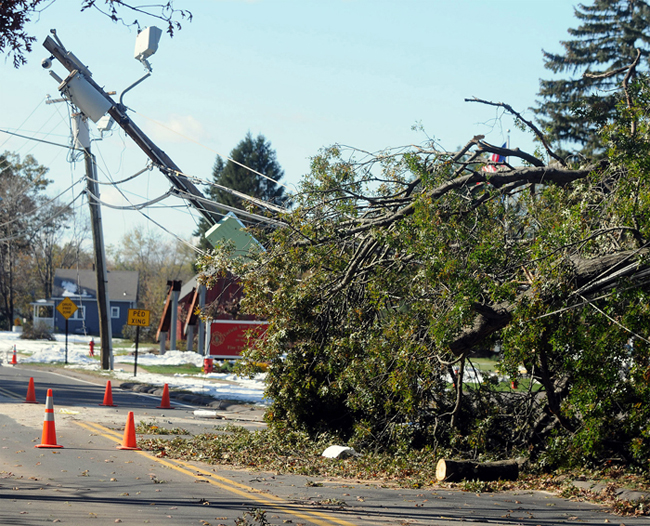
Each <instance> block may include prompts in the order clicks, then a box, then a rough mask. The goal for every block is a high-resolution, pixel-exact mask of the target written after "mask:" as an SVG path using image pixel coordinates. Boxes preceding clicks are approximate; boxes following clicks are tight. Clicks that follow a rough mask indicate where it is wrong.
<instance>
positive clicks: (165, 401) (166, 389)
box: [158, 384, 174, 409]
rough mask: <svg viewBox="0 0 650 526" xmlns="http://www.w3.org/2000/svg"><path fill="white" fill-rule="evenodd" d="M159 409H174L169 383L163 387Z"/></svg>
mask: <svg viewBox="0 0 650 526" xmlns="http://www.w3.org/2000/svg"><path fill="white" fill-rule="evenodd" d="M158 409H174V408H173V407H172V406H171V405H169V386H168V385H167V384H165V387H163V395H162V401H161V402H160V405H159V406H158Z"/></svg>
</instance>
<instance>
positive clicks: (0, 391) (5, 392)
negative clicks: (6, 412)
mask: <svg viewBox="0 0 650 526" xmlns="http://www.w3.org/2000/svg"><path fill="white" fill-rule="evenodd" d="M0 394H3V395H5V396H8V397H9V398H14V399H16V400H22V398H23V397H22V396H20V395H19V394H17V393H14V392H13V391H9V390H7V389H4V388H2V387H0Z"/></svg>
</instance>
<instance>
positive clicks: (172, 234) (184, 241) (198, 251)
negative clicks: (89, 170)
mask: <svg viewBox="0 0 650 526" xmlns="http://www.w3.org/2000/svg"><path fill="white" fill-rule="evenodd" d="M99 152H100V153H99V155H100V157H101V158H102V161H104V157H103V155H101V149H99ZM93 164H94V165H95V167H97V162H95V161H94V160H93ZM109 177H110V176H109ZM114 186H115V189H116V190H117V191H118V192H119V193H120V195H121V196H122V197H123V198H124V199H125V200H126V202H127V203H131V201H130V200H129V198H128V197H127V196H126V195H125V194H124V192H123V191H122V189H121V188H120V187H119V186H117V185H114ZM89 194H90V193H89ZM135 211H136V212H138V213H139V214H140V215H142V217H144V218H145V219H147V220H149V221H151V222H152V223H153V224H154V225H156V226H157V227H158V228H160V229H162V230H163V231H165V232H166V233H168V234H169V235H171V236H173V237H174V238H176V240H178V241H180V242H181V243H183V244H184V245H186V246H188V247H190V248H191V249H192V250H193V251H194V252H196V253H197V254H199V255H200V256H205V255H206V252H205V251H204V250H202V249H200V248H199V247H195V246H194V245H192V244H191V243H189V242H187V241H186V240H185V239H183V238H182V237H180V236H178V235H176V234H175V233H174V232H171V231H170V230H168V229H167V228H165V227H164V226H162V225H161V224H160V223H158V222H157V221H155V220H154V219H152V218H151V217H149V216H148V215H147V214H145V213H144V212H143V211H142V210H141V209H137V208H136V209H135Z"/></svg>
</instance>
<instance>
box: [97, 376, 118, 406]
mask: <svg viewBox="0 0 650 526" xmlns="http://www.w3.org/2000/svg"><path fill="white" fill-rule="evenodd" d="M99 405H106V406H108V407H116V406H115V404H113V389H111V381H110V380H107V382H106V391H105V392H104V403H102V404H99Z"/></svg>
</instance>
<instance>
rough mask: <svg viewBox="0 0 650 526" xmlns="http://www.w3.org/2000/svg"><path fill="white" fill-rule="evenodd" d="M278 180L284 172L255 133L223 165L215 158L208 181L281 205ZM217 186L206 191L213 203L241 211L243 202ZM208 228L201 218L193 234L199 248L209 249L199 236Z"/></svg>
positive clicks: (264, 140) (261, 138) (264, 142)
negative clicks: (198, 241)
mask: <svg viewBox="0 0 650 526" xmlns="http://www.w3.org/2000/svg"><path fill="white" fill-rule="evenodd" d="M256 172H258V173H256ZM259 174H263V175H265V176H266V177H263V176H261V175H259ZM282 177H284V171H283V170H282V168H281V166H280V164H279V163H278V161H277V158H276V152H275V150H274V149H273V148H272V147H271V143H270V142H269V141H268V140H267V139H266V137H264V135H262V134H259V135H258V136H257V137H255V138H254V137H253V136H252V135H251V133H250V132H248V133H247V134H246V137H244V138H243V139H242V140H241V141H240V142H239V144H238V145H237V146H236V147H235V148H234V149H233V150H232V151H231V152H230V156H229V159H228V161H227V162H225V163H224V161H223V159H222V158H221V156H220V155H217V158H216V160H215V163H214V167H213V169H212V180H213V182H214V183H215V184H216V185H219V186H222V187H226V188H230V189H232V190H237V191H238V192H241V193H243V194H246V195H249V196H252V197H256V198H258V199H262V200H264V201H268V202H271V203H274V204H282V203H283V202H284V201H285V199H286V196H285V193H284V188H283V187H282V186H280V185H279V184H278V183H277V181H280V179H282ZM219 186H210V187H209V189H208V190H207V193H208V195H209V196H210V197H211V198H212V199H213V200H215V201H217V202H219V203H222V204H224V205H228V206H232V207H234V208H240V209H242V210H244V209H245V208H246V202H245V200H244V199H242V198H240V197H238V196H236V195H233V194H232V193H229V192H228V191H226V190H223V189H222V188H219ZM209 228H210V225H209V224H208V223H207V221H206V220H205V219H201V221H200V222H199V225H198V227H197V230H196V232H194V235H197V236H200V246H201V248H204V249H205V248H212V247H210V246H209V244H208V243H207V241H206V240H205V238H204V237H203V234H204V233H205V232H206V231H207V230H209Z"/></svg>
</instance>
